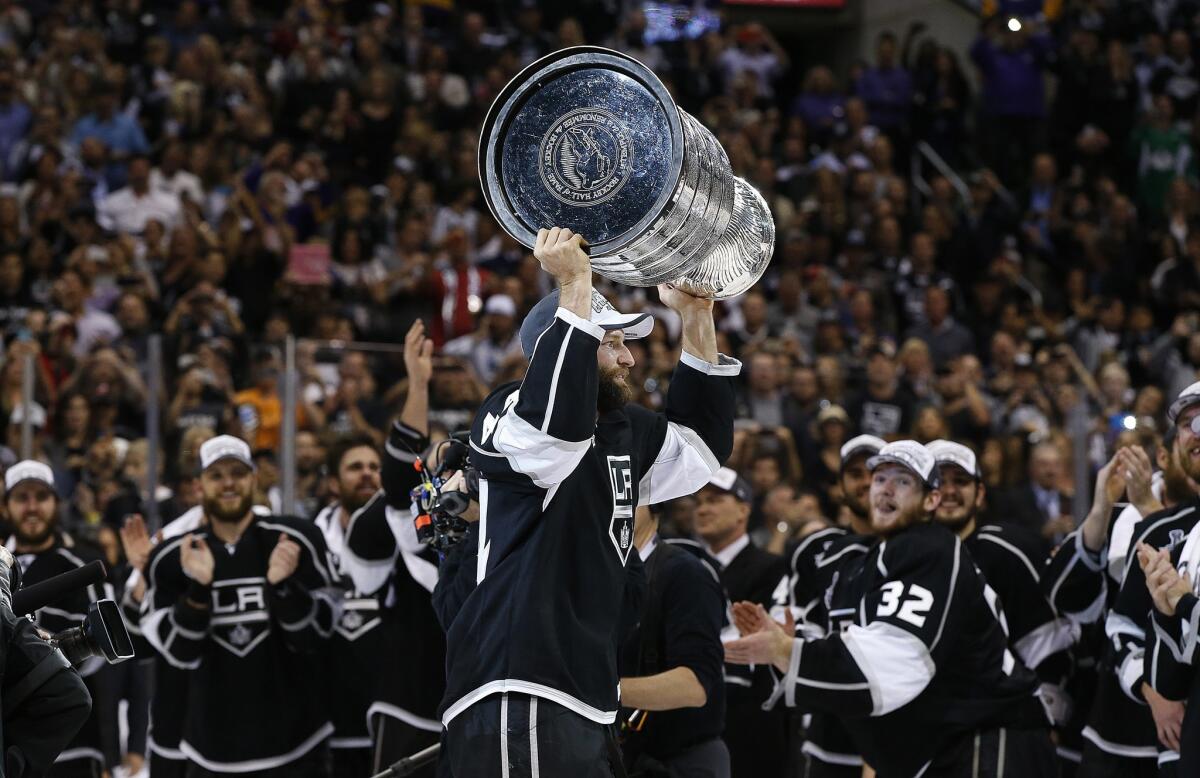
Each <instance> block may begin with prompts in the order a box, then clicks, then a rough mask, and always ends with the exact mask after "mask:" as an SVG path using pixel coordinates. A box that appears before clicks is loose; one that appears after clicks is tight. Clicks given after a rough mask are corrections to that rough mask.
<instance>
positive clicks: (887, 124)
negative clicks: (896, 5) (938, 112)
mask: <svg viewBox="0 0 1200 778" xmlns="http://www.w3.org/2000/svg"><path fill="white" fill-rule="evenodd" d="M854 88H855V92H856V93H857V94H858V96H859V97H861V98H862V99H863V100H864V101H866V103H867V108H868V109H870V112H871V123H872V124H874V125H875V126H876V127H878V128H879V129H881V130H883V131H884V132H887V133H889V134H890V135H892V137H893V139H896V138H897V136H898V135H899V134H902V133H906V132H907V131H908V115H909V110H910V108H911V106H912V98H913V84H912V76H911V75H910V74H909V72H908V71H907V70H906V69H905V68H903V67H902V66H901V65H900V63H899V62H897V52H896V35H895V34H894V33H893V32H891V31H890V30H886V31H884V32H882V33H880V34H879V38H878V39H877V40H876V43H875V65H874V66H873V67H869V68H865V69H864V70H863V72H862V75H860V76H859V78H858V82H857V83H856V84H855V85H854Z"/></svg>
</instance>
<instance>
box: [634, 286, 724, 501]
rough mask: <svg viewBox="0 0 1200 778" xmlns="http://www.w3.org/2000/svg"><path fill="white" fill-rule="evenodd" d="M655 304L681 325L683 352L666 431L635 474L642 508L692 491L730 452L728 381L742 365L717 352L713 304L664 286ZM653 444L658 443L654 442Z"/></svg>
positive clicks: (669, 398)
mask: <svg viewBox="0 0 1200 778" xmlns="http://www.w3.org/2000/svg"><path fill="white" fill-rule="evenodd" d="M658 293H659V299H661V300H662V302H663V304H664V305H666V306H668V307H670V308H671V309H672V310H674V311H675V312H677V313H678V314H679V316H680V318H682V320H683V338H682V340H683V352H682V353H681V354H680V357H679V365H678V366H677V367H676V368H675V374H674V375H673V376H672V378H671V385H670V388H669V389H668V390H667V406H666V409H665V410H666V413H665V429H664V430H663V431H662V432H661V435H662V442H661V444H659V445H658V448H657V452H655V453H653V456H652V457H647V460H646V461H650V462H652V464H651V466H650V467H649V468H648V469H647V470H646V471H645V472H644V473H642V474H641V475H640V479H641V483H640V485H639V487H638V500H639V502H640V504H642V505H651V504H654V503H659V502H664V501H666V500H671V499H674V498H676V497H680V496H683V495H687V494H692V493H694V492H696V491H697V490H698V489H700V487H702V486H704V484H706V483H708V479H709V478H711V477H712V475H713V473H715V472H716V471H717V470H718V469H719V468H720V467H721V465H722V464H723V463H724V462H725V461H726V460H727V459H728V458H729V455H730V454H731V453H732V452H733V415H734V386H733V379H734V378H735V377H737V375H738V374H739V373H740V372H741V370H742V363H741V362H738V361H737V360H736V359H731V358H729V357H727V356H725V355H723V354H719V353H717V329H716V325H715V324H714V323H713V317H712V310H713V301H712V300H707V299H704V298H700V297H693V296H692V295H690V294H687V293H686V292H683V291H682V290H679V289H676V288H674V287H672V286H669V285H660V286H659V287H658ZM656 443H657V441H656Z"/></svg>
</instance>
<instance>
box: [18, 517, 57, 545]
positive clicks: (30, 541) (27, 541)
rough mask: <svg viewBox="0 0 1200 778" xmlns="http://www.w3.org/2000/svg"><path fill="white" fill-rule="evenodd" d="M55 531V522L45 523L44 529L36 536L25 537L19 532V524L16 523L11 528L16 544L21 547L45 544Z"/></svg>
mask: <svg viewBox="0 0 1200 778" xmlns="http://www.w3.org/2000/svg"><path fill="white" fill-rule="evenodd" d="M56 529H57V527H56V526H55V522H53V521H48V522H46V528H45V529H44V530H42V531H41V532H39V533H37V534H36V535H26V534H25V533H24V532H22V531H21V524H20V522H18V523H16V524H15V526H14V527H13V535H15V536H16V538H17V542H18V543H20V544H21V545H22V546H40V545H41V544H43V543H45V542H46V540H47V539H48V538H49V537H50V536H51V535H53V534H54V532H55V530H56Z"/></svg>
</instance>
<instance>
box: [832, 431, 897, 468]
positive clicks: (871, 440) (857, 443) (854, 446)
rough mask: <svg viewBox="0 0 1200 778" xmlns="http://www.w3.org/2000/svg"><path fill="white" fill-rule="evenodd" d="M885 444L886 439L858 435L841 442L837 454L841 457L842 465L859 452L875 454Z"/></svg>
mask: <svg viewBox="0 0 1200 778" xmlns="http://www.w3.org/2000/svg"><path fill="white" fill-rule="evenodd" d="M886 445H887V441H886V440H884V439H883V438H877V437H875V436H874V435H859V436H858V437H854V438H850V440H847V441H846V442H845V443H843V444H842V450H841V451H840V452H839V456H841V458H842V465H845V464H846V463H847V462H848V461H850V459H851V458H852V457H855V456H857V455H859V454H870V455H871V456H875V455H876V454H878V453H879V449H881V448H883V447H884V446H886Z"/></svg>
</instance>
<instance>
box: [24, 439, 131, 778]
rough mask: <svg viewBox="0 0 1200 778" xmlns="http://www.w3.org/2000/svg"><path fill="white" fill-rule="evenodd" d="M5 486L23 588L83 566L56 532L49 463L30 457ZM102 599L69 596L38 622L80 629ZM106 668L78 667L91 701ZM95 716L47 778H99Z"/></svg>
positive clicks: (93, 662)
mask: <svg viewBox="0 0 1200 778" xmlns="http://www.w3.org/2000/svg"><path fill="white" fill-rule="evenodd" d="M4 486H5V495H4V502H5V506H6V507H7V509H8V515H9V519H10V520H11V521H12V525H13V535H12V537H11V538H9V541H8V549H9V550H10V551H11V552H12V553H13V555H14V556H15V557H16V560H17V563H18V564H19V565H20V566H21V581H22V583H23V584H24V585H25V586H30V585H32V584H36V583H41V582H42V581H45V580H47V579H49V578H53V577H54V576H56V575H60V574H62V573H66V572H70V571H71V570H75V569H77V568H80V567H83V566H84V565H85V564H86V563H87V561H90V559H88V560H85V559H83V558H81V557H83V556H87V554H85V553H84V552H83V551H82V550H81V549H77V548H72V547H69V546H68V543H69V542H70V539H69V537H68V536H67V535H65V534H64V533H62V532H61V531H60V529H59V526H58V502H59V501H58V494H57V493H56V492H55V491H54V474H53V473H52V471H51V470H50V467H49V466H48V465H45V464H43V463H41V462H37V461H34V460H32V459H27V460H25V461H23V462H18V463H17V464H15V465H13V466H12V467H10V468H9V469H8V471H7V472H6V473H5V474H4ZM106 586H107V585H106ZM101 596H104V594H98V593H97V592H95V591H94V587H88V588H87V589H81V590H79V591H76V592H72V593H71V594H69V595H67V596H66V597H64V598H63V599H61V600H59V601H58V602H56V603H55V604H54V606H53V607H50V606H47V607H45V608H41V609H39V610H38V612H37V614H36V620H37V624H38V626H39V627H41V628H42V629H44V630H46V631H47V632H49V633H51V634H54V633H57V632H61V631H62V630H65V629H70V628H72V627H78V626H79V625H80V624H81V623H83V621H84V619H85V618H87V612H88V606H90V605H91V604H92V603H93V602H94V601H96V600H97V599H99V598H100V597H101ZM108 596H111V594H109V595H108ZM104 668H105V664H104V660H103V659H100V658H97V657H93V658H91V659H89V660H87V661H85V662H84V663H83V666H82V667H80V668H78V670H79V674H80V676H81V677H83V678H84V679H85V683H86V684H87V686H88V691H89V692H90V693H91V694H92V696H93V697H94V696H95V694H96V686H95V680H96V679H95V675H96V673H97V672H100V671H101V670H102V669H104ZM99 716H100V710H99V706H98V705H97V706H93V707H92V712H91V714H90V715H89V716H88V719H87V721H86V722H85V724H84V726H83V728H82V729H80V730H79V732H78V733H77V734H76V736H75V738H74V740H72V741H71V743H70V745H69V746H68V747H67V749H66V750H65V751H63V752H62V753H61V754H59V755H58V759H57V760H56V761H55V764H54V767H53V769H52V770H51V772H50V775H52V776H55V778H71V777H73V776H87V777H88V778H99V776H100V774H101V773H102V772H104V769H105V764H104V750H103V747H102V741H101V737H100V720H99Z"/></svg>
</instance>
